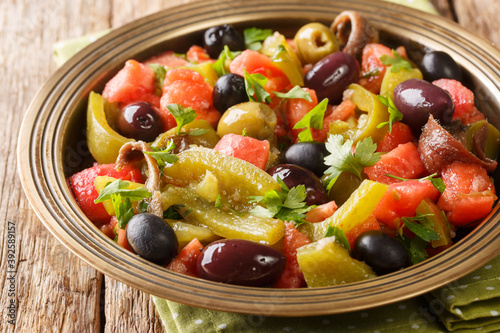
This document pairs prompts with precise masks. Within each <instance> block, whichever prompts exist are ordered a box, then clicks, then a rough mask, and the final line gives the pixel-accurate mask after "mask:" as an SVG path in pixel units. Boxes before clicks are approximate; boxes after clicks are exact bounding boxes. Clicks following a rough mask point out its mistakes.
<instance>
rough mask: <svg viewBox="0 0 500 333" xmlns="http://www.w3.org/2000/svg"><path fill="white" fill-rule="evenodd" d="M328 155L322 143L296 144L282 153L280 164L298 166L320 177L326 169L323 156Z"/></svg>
mask: <svg viewBox="0 0 500 333" xmlns="http://www.w3.org/2000/svg"><path fill="white" fill-rule="evenodd" d="M328 154H329V153H328V150H327V149H326V146H325V144H324V143H323V142H314V141H312V142H298V143H295V144H293V145H291V146H290V147H288V148H287V149H286V150H285V151H284V152H283V158H282V162H283V163H289V164H296V165H299V166H301V167H303V168H306V169H309V170H311V171H312V172H314V173H315V174H316V176H318V177H322V176H323V173H324V172H325V170H326V169H327V168H328V166H327V165H326V164H325V156H327V155H328Z"/></svg>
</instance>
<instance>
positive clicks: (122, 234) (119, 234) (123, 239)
mask: <svg viewBox="0 0 500 333" xmlns="http://www.w3.org/2000/svg"><path fill="white" fill-rule="evenodd" d="M110 224H111V225H112V226H113V234H114V235H115V236H116V238H115V237H113V238H114V239H116V244H118V245H119V246H121V247H123V248H124V249H125V250H128V251H130V252H132V253H134V250H132V248H131V247H130V245H128V241H127V226H125V229H120V228H118V220H117V219H116V216H113V217H112V218H111V222H110Z"/></svg>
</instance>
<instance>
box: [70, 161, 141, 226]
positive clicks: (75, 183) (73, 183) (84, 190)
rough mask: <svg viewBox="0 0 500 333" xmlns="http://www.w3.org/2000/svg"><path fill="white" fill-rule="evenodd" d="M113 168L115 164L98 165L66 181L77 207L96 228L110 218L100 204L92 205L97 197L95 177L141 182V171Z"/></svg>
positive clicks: (131, 168)
mask: <svg viewBox="0 0 500 333" xmlns="http://www.w3.org/2000/svg"><path fill="white" fill-rule="evenodd" d="M115 167H116V164H98V165H95V166H93V167H91V168H88V169H85V170H83V171H80V172H78V173H75V174H74V175H73V176H71V177H70V178H69V180H68V181H69V185H70V187H71V190H72V192H73V196H74V197H75V199H76V202H77V203H78V206H80V208H81V209H82V211H83V213H84V214H85V215H86V216H87V217H88V218H89V220H90V221H92V222H93V223H94V224H95V225H96V226H97V227H100V226H102V225H103V224H106V223H108V222H109V221H110V220H111V216H110V215H109V214H108V213H107V212H106V209H104V206H103V204H102V203H98V204H95V203H94V200H95V199H97V197H98V196H99V193H97V190H96V189H95V186H94V180H95V177H97V176H110V177H113V178H119V179H123V180H130V181H132V182H136V183H142V182H143V179H142V174H141V171H140V170H139V169H138V168H136V167H133V166H130V165H126V166H124V167H123V168H122V169H121V170H120V171H117V170H116V169H115Z"/></svg>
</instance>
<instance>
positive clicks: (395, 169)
mask: <svg viewBox="0 0 500 333" xmlns="http://www.w3.org/2000/svg"><path fill="white" fill-rule="evenodd" d="M364 171H365V173H366V175H367V176H368V178H370V179H371V180H374V181H377V182H381V183H385V184H393V183H397V182H399V181H400V180H398V179H395V178H392V177H389V176H386V174H390V175H393V176H398V177H401V178H407V179H416V178H420V177H421V176H423V175H424V174H425V173H426V172H427V171H426V170H425V167H424V164H423V163H422V160H421V159H420V154H419V153H418V149H417V146H416V145H415V144H414V143H413V142H408V143H404V144H401V145H399V146H397V147H396V148H395V149H393V150H391V151H390V152H388V153H387V154H384V155H382V157H381V158H380V160H379V161H378V162H377V163H375V165H373V166H371V167H366V168H364Z"/></svg>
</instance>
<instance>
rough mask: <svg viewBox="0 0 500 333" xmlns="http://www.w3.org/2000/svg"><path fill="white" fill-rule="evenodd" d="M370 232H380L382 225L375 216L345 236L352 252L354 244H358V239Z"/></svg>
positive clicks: (371, 216)
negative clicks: (364, 233)
mask: <svg viewBox="0 0 500 333" xmlns="http://www.w3.org/2000/svg"><path fill="white" fill-rule="evenodd" d="M368 230H380V223H378V221H377V219H376V218H375V217H374V216H373V215H370V217H369V218H367V219H366V220H365V222H363V223H361V224H357V225H356V226H355V227H354V228H352V229H351V230H349V232H347V233H346V234H345V237H346V238H347V241H348V242H349V246H350V247H351V250H352V249H353V248H354V243H356V239H358V237H359V235H361V234H362V233H363V232H365V231H368Z"/></svg>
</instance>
